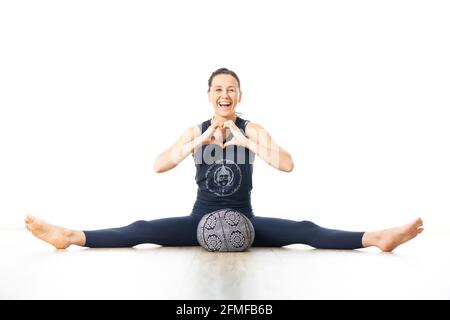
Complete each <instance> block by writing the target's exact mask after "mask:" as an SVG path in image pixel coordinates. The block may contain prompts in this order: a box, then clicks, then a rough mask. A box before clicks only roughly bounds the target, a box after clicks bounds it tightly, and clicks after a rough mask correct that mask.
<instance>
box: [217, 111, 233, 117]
mask: <svg viewBox="0 0 450 320" xmlns="http://www.w3.org/2000/svg"><path fill="white" fill-rule="evenodd" d="M216 113H217V114H218V115H219V116H221V117H228V116H232V115H234V109H233V110H217V109H216Z"/></svg>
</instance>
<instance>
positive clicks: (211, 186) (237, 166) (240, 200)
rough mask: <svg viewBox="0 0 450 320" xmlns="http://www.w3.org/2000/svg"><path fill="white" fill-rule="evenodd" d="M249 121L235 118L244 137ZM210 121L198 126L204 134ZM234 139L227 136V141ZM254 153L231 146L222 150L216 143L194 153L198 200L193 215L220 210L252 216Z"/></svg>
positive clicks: (206, 145) (230, 135)
mask: <svg viewBox="0 0 450 320" xmlns="http://www.w3.org/2000/svg"><path fill="white" fill-rule="evenodd" d="M248 122H249V121H247V120H244V119H242V118H239V117H236V121H235V124H236V126H237V127H238V128H239V129H240V130H241V131H242V133H244V134H245V126H246V125H247V123H248ZM210 125H211V120H206V121H204V122H202V123H201V124H199V127H201V132H202V133H204V132H205V131H206V130H207V129H208V127H209V126H210ZM232 137H233V135H232V134H229V136H228V137H227V139H226V141H229V140H230V139H231V138H232ZM254 159H255V154H254V153H253V152H252V151H250V150H249V149H247V148H244V147H241V146H235V145H230V146H228V147H226V148H224V149H222V147H220V146H218V145H217V144H204V145H202V147H201V149H200V148H199V149H198V150H197V151H196V152H195V154H194V160H195V167H196V169H197V172H196V175H195V180H196V182H197V185H198V190H197V200H196V201H195V204H194V208H193V209H192V214H199V215H204V214H206V213H208V212H212V211H215V210H219V209H223V208H231V209H236V210H238V211H240V212H242V213H243V214H245V215H246V216H248V217H251V216H253V211H252V206H251V201H250V193H251V190H252V173H253V161H254Z"/></svg>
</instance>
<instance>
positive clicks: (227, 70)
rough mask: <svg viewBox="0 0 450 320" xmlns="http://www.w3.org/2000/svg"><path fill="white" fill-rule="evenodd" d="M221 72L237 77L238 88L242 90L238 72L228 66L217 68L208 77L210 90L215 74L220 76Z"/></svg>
mask: <svg viewBox="0 0 450 320" xmlns="http://www.w3.org/2000/svg"><path fill="white" fill-rule="evenodd" d="M219 74H229V75H230V76H232V77H233V78H235V79H236V81H237V83H238V88H239V90H241V82H240V81H239V77H238V76H237V74H236V73H235V72H234V71H231V70H229V69H227V68H220V69H217V70H216V71H214V72H213V73H212V74H211V76H210V77H209V79H208V92H209V90H210V89H211V83H212V81H213V79H214V77H215V76H218V75H219Z"/></svg>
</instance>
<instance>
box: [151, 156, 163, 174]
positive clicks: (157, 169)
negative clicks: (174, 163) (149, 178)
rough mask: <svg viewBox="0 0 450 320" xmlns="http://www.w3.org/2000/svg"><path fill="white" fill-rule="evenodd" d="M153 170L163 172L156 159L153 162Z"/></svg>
mask: <svg viewBox="0 0 450 320" xmlns="http://www.w3.org/2000/svg"><path fill="white" fill-rule="evenodd" d="M153 170H155V172H156V173H163V172H164V171H165V170H164V168H163V166H162V165H161V164H160V162H159V161H158V159H156V160H155V163H154V164H153Z"/></svg>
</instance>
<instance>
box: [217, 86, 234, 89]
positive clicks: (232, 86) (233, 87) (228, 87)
mask: <svg viewBox="0 0 450 320" xmlns="http://www.w3.org/2000/svg"><path fill="white" fill-rule="evenodd" d="M213 88H222V86H213ZM228 88H236V86H228V87H227V89H228Z"/></svg>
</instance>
